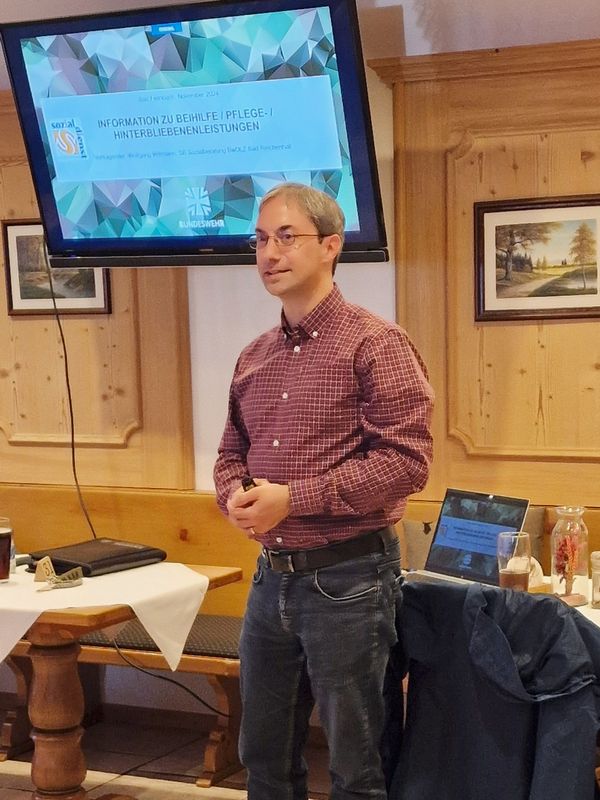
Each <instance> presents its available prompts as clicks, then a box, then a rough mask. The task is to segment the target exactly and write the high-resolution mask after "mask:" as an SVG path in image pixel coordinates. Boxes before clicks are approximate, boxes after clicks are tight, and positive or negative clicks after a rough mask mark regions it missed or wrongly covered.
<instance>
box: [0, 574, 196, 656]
mask: <svg viewBox="0 0 600 800" xmlns="http://www.w3.org/2000/svg"><path fill="white" fill-rule="evenodd" d="M33 577H34V576H33V574H32V573H30V572H26V571H25V567H19V568H18V569H17V573H16V574H13V575H11V576H10V580H9V581H8V582H7V583H0V661H3V660H4V659H5V658H6V656H7V655H8V654H9V653H10V651H11V650H12V648H13V647H14V646H15V644H16V643H17V642H18V641H19V639H21V638H22V637H23V635H24V634H25V633H26V632H27V630H28V629H29V628H30V627H31V625H32V624H33V623H34V622H35V621H36V619H37V618H38V617H39V615H40V614H41V613H42V612H43V611H48V610H50V609H62V608H88V607H92V606H110V605H126V606H131V608H132V609H133V610H134V612H135V615H136V616H137V618H138V619H139V621H140V622H141V623H142V625H143V626H144V628H145V629H146V630H147V632H148V633H149V635H150V636H151V637H152V638H153V639H154V641H155V642H156V644H157V646H158V648H159V650H160V651H161V653H162V654H163V655H164V657H165V659H166V660H167V662H168V664H169V666H170V667H171V669H172V670H174V669H177V665H178V664H179V660H180V658H181V654H182V652H183V647H184V645H185V641H186V639H187V637H188V634H189V632H190V628H191V627H192V624H193V622H194V618H195V617H196V614H197V612H198V609H199V608H200V605H201V604H202V601H203V599H204V595H205V593H206V590H207V589H208V578H207V577H206V575H199V574H198V573H197V572H194V570H191V569H189V568H188V567H186V566H184V565H183V564H171V563H166V562H162V563H160V564H150V565H149V566H147V567H137V568H136V569H129V570H125V571H124V572H114V573H111V574H109V575H98V576H96V577H94V578H84V579H83V584H82V585H81V586H74V587H71V588H69V589H52V590H51V591H47V592H39V591H37V589H38V588H39V587H40V586H42V585H43V584H41V583H34V581H33Z"/></svg>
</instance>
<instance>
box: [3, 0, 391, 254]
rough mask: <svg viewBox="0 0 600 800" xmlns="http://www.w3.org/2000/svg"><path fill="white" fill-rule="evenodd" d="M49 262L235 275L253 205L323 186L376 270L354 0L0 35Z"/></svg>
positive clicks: (375, 191)
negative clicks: (290, 190) (286, 190)
mask: <svg viewBox="0 0 600 800" xmlns="http://www.w3.org/2000/svg"><path fill="white" fill-rule="evenodd" d="M0 34H1V36H2V44H3V47H4V53H5V56H6V62H7V66H8V71H9V75H10V78H11V83H12V89H13V93H14V97H15V102H16V106H17V111H18V114H19V118H20V121H21V127H22V130H23V136H24V139H25V144H26V148H27V153H28V157H29V162H30V166H31V171H32V174H33V179H34V183H35V187H36V192H37V197H38V202H39V207H40V213H41V217H42V223H43V225H44V229H45V233H46V240H47V247H48V253H49V258H50V264H51V266H60V267H65V266H97V267H98V266H104V267H107V266H108V267H115V266H177V265H195V264H228V263H229V264H240V263H249V262H252V261H253V260H254V256H253V254H252V252H251V250H250V248H249V246H248V244H247V239H248V236H249V235H250V234H252V233H253V228H254V221H255V218H256V213H257V206H258V203H259V202H260V199H261V197H262V196H263V195H264V194H265V193H266V192H267V191H268V190H269V189H271V188H272V187H273V186H275V185H277V184H278V183H281V182H283V181H296V182H300V183H304V184H309V185H311V186H314V187H317V188H319V189H322V190H324V191H326V192H328V193H330V194H331V195H332V196H333V197H335V198H336V199H337V200H338V202H339V203H340V205H341V206H342V208H343V210H344V213H345V215H346V220H347V223H346V224H347V230H346V245H345V251H344V254H343V257H342V260H347V261H348V260H352V261H376V260H377V261H379V260H385V259H386V258H387V252H386V238H385V228H384V222H383V213H382V206H381V197H380V191H379V182H378V178H377V167H376V162H375V153H374V147H373V136H372V128H371V119H370V113H369V106H368V100H367V92H366V83H365V74H364V63H363V58H362V51H361V45H360V36H359V28H358V18H357V13H356V6H355V0H313V1H312V2H306V0H246V1H245V2H208V3H192V4H189V3H188V4H185V5H184V4H178V5H171V6H162V7H157V8H147V9H143V10H140V9H137V10H132V11H122V12H119V13H110V14H101V15H93V16H90V15H86V16H81V17H70V18H63V19H54V20H40V21H37V22H33V21H31V22H19V23H10V24H5V25H2V26H0Z"/></svg>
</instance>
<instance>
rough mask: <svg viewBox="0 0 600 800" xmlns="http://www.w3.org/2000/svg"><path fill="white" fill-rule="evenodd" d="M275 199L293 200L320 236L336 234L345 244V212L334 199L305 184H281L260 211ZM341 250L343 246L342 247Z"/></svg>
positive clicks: (275, 188) (268, 197)
mask: <svg viewBox="0 0 600 800" xmlns="http://www.w3.org/2000/svg"><path fill="white" fill-rule="evenodd" d="M275 197H282V198H284V199H286V200H292V201H293V202H294V203H296V205H297V206H298V208H299V209H300V210H301V211H303V212H304V213H305V214H306V216H307V217H308V218H309V219H310V221H311V222H312V223H313V225H314V226H315V228H316V229H317V231H318V233H319V234H320V236H331V234H334V233H336V234H337V235H338V236H339V237H340V239H341V242H342V245H343V244H344V227H345V224H346V219H345V217H344V212H343V211H342V209H341V208H340V206H339V204H338V203H337V201H336V200H334V198H333V197H330V196H329V195H328V194H327V193H326V192H321V191H320V190H319V189H313V187H312V186H305V185H304V184H303V183H280V184H279V185H278V186H275V187H274V188H273V189H271V190H270V191H269V192H267V193H266V194H265V196H264V197H263V198H262V200H261V201H260V205H259V211H260V209H261V208H262V207H263V205H264V204H265V203H267V202H268V201H269V200H273V199H274V198H275ZM340 250H341V246H340ZM337 261H338V257H336V258H335V260H334V262H333V265H332V266H333V271H334V272H335V267H336V264H337Z"/></svg>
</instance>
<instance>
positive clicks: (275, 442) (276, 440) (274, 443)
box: [273, 439, 279, 447]
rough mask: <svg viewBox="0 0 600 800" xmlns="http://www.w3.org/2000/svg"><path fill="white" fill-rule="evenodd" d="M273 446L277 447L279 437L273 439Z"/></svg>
mask: <svg viewBox="0 0 600 800" xmlns="http://www.w3.org/2000/svg"><path fill="white" fill-rule="evenodd" d="M273 447H279V439H273Z"/></svg>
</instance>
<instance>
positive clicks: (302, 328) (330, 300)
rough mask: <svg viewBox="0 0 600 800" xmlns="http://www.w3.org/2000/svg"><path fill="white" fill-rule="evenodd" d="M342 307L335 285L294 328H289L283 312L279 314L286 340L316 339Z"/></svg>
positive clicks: (340, 297)
mask: <svg viewBox="0 0 600 800" xmlns="http://www.w3.org/2000/svg"><path fill="white" fill-rule="evenodd" d="M343 305H344V298H343V297H342V293H341V292H340V290H339V289H338V286H337V284H334V285H333V289H332V290H331V291H330V292H329V294H328V295H327V297H324V298H323V300H321V302H320V303H319V304H318V305H316V306H315V307H314V308H313V310H312V311H309V313H308V314H307V315H306V316H305V317H303V318H302V319H301V320H300V322H299V323H298V325H297V326H296V327H295V328H290V325H289V323H288V321H287V319H286V318H285V314H284V313H283V311H282V312H281V329H282V331H283V334H284V336H285V337H286V338H287V339H294V338H303V339H316V338H317V337H318V336H320V335H321V333H322V331H323V329H324V328H325V326H326V325H327V324H328V323H330V322H331V319H332V318H333V317H334V316H335V314H337V312H338V311H339V310H340V309H341V308H342V306H343Z"/></svg>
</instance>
